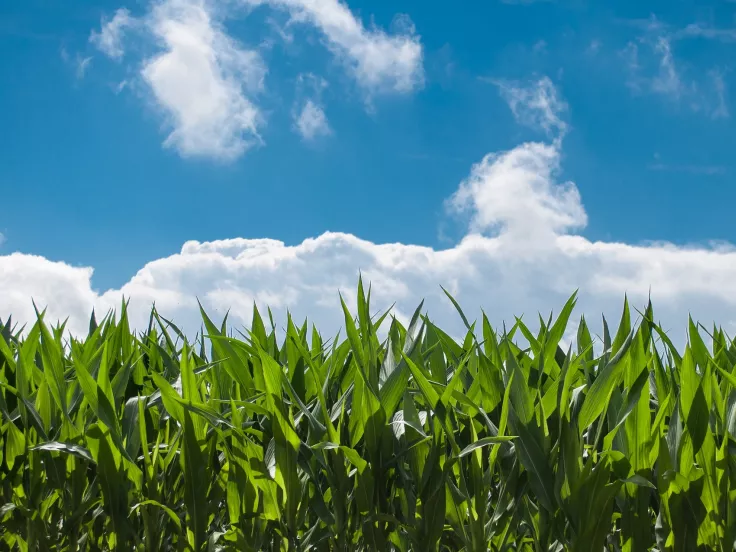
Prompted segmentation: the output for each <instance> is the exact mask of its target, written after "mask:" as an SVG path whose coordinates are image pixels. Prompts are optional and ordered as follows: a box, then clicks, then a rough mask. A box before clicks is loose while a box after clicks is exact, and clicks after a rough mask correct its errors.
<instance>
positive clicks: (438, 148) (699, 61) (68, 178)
mask: <svg viewBox="0 0 736 552" xmlns="http://www.w3.org/2000/svg"><path fill="white" fill-rule="evenodd" d="M348 5H349V7H350V8H351V10H352V11H353V12H354V13H356V14H358V15H359V16H360V17H361V18H362V20H363V22H364V23H366V24H368V23H369V22H370V19H371V18H373V20H374V21H375V23H376V24H377V25H378V26H380V27H382V28H385V29H389V28H390V25H391V21H392V18H393V17H394V15H395V14H397V13H406V14H408V15H409V16H410V18H411V20H412V21H413V22H414V24H415V26H416V30H417V33H418V34H419V35H420V36H421V41H422V44H423V46H424V48H425V60H424V67H425V73H426V83H425V86H424V87H423V88H422V89H420V90H418V91H416V92H415V93H411V94H406V95H394V96H388V97H383V96H382V97H379V98H377V99H376V100H375V102H374V107H375V109H374V111H372V112H367V111H366V109H365V105H364V101H363V98H362V96H361V94H360V92H359V91H358V90H356V87H355V85H354V83H351V82H350V80H349V79H348V78H347V76H346V75H345V72H344V71H343V70H342V69H341V67H340V66H339V65H338V64H336V63H335V61H334V59H333V58H332V57H331V56H330V55H329V53H328V52H327V51H326V50H325V49H324V48H322V47H321V46H320V45H319V44H318V43H315V44H311V45H310V44H309V42H307V41H305V42H303V43H302V45H301V46H300V47H299V48H292V49H288V50H287V48H285V47H282V46H278V45H277V46H276V47H275V48H273V49H272V50H270V51H268V52H265V53H264V54H263V55H264V58H265V60H266V62H267V64H268V67H269V73H268V76H267V78H266V82H265V86H266V91H265V93H264V95H263V99H262V105H264V106H265V107H266V109H267V111H268V119H267V124H266V125H265V126H264V128H263V129H262V136H263V138H264V141H265V144H264V145H263V146H262V147H259V148H256V149H253V150H250V151H248V152H247V153H246V154H245V155H243V156H242V157H241V158H239V159H237V160H236V161H234V162H231V163H221V162H216V161H211V160H201V159H200V160H196V159H185V158H182V157H180V156H179V155H178V154H177V152H176V151H174V150H171V149H165V148H163V147H162V145H161V144H162V141H163V139H164V138H165V129H163V128H162V124H161V118H160V116H159V114H158V113H157V112H156V110H155V109H153V108H152V107H151V105H150V104H147V103H146V101H145V99H144V98H142V97H141V96H140V95H138V94H135V93H131V92H128V91H126V90H123V91H122V92H121V93H119V94H116V93H115V91H114V88H115V85H116V83H117V82H120V81H121V80H122V79H124V78H126V76H127V75H128V73H127V72H130V71H134V70H135V67H128V66H126V64H125V63H114V62H112V61H110V60H108V59H106V58H105V57H104V56H102V55H100V54H99V52H96V51H95V50H94V48H93V47H92V46H91V45H90V44H89V42H88V38H89V33H90V31H91V30H92V29H98V28H99V25H100V18H101V16H103V15H106V16H108V17H109V16H111V15H112V13H113V12H114V11H115V10H116V9H117V8H119V7H123V6H124V7H127V8H129V9H130V10H131V12H132V13H133V14H134V15H136V14H138V13H142V11H143V10H144V8H145V2H143V0H131V1H130V2H129V3H128V4H127V5H126V4H121V3H120V2H119V1H115V2H107V1H106V2H92V1H86V2H68V1H58V0H54V1H51V0H24V1H23V2H3V3H2V4H0V233H2V234H4V235H5V237H6V242H5V244H4V245H2V246H0V253H9V252H12V251H22V252H25V253H33V254H39V255H43V256H46V257H48V258H49V259H52V260H64V261H66V262H70V263H72V264H75V265H89V266H93V267H95V270H96V272H95V276H94V278H93V283H94V284H95V286H97V287H99V288H103V289H104V288H107V287H111V286H118V285H120V284H122V283H123V282H125V281H127V280H128V279H129V278H130V277H131V276H132V274H133V273H134V272H135V271H136V270H137V269H138V268H140V267H141V266H143V264H145V263H146V262H147V261H150V260H153V259H156V258H159V257H162V256H166V255H169V254H172V253H175V252H177V251H178V250H179V249H180V247H181V245H182V244H183V243H184V242H185V241H186V240H190V239H196V240H200V241H204V240H213V239H223V238H231V237H246V238H260V237H268V238H275V239H280V240H283V241H285V242H286V243H288V244H293V243H298V242H301V241H302V240H303V239H305V238H308V237H313V236H316V235H319V234H320V233H322V232H324V231H328V230H329V231H341V232H349V233H352V234H355V235H357V236H359V237H361V238H363V239H367V240H371V241H374V242H403V243H413V244H422V245H428V246H433V247H436V248H442V247H447V246H449V245H451V244H452V242H453V241H456V240H457V239H458V238H460V237H461V236H462V228H461V227H460V226H458V225H457V224H455V223H452V224H451V223H448V217H447V215H446V214H445V212H444V210H443V201H444V200H445V198H447V197H448V196H450V195H451V194H452V193H453V192H454V191H455V190H456V189H457V186H458V184H459V183H460V181H461V180H462V179H463V178H465V177H466V176H467V175H468V173H469V171H470V168H471V165H472V164H473V163H475V162H477V161H479V160H480V159H482V157H483V156H484V155H485V154H486V153H490V152H494V151H501V150H504V149H510V148H512V147H514V146H516V145H518V144H519V143H521V142H522V141H525V140H532V139H535V140H538V139H544V137H543V136H541V135H540V134H538V133H535V132H534V131H532V130H530V129H525V128H523V127H521V126H520V125H518V123H516V122H515V120H514V118H513V115H512V114H511V112H510V110H509V109H508V106H507V105H506V103H505V102H504V101H503V99H502V98H501V97H500V96H499V93H498V90H497V88H496V87H495V86H494V85H493V84H490V83H489V82H487V81H485V80H483V78H484V77H487V78H504V79H528V78H531V77H534V76H535V75H536V76H542V75H548V76H549V77H550V78H551V79H552V80H553V81H554V82H555V84H556V85H557V86H558V87H559V90H560V92H561V95H562V97H563V98H564V99H565V101H566V102H567V103H568V104H569V106H570V110H569V113H568V114H567V117H566V118H567V121H568V122H569V124H570V127H571V131H570V133H569V135H568V136H567V138H566V141H565V145H564V149H563V151H564V158H563V172H562V174H561V178H563V179H565V180H571V181H574V182H575V183H576V185H577V186H578V188H579V189H580V192H581V195H582V198H583V203H584V205H585V207H586V210H587V213H588V216H589V220H590V223H589V225H588V227H587V228H586V229H585V230H583V231H582V233H583V234H584V235H585V236H587V237H589V238H591V239H605V240H617V241H618V240H620V241H626V242H629V243H635V242H641V241H645V240H669V241H673V242H675V243H688V242H704V241H707V240H711V239H714V240H727V241H731V242H736V227H735V226H734V225H733V224H732V223H731V220H732V210H733V205H735V204H736V186H734V174H736V173H735V171H736V165H734V163H733V159H734V147H735V146H734V144H736V126H734V124H733V118H732V117H720V118H714V117H712V116H710V115H709V114H708V113H707V112H705V110H703V109H696V108H694V107H693V106H692V105H690V103H691V102H690V101H689V100H688V99H686V98H685V99H683V98H680V99H679V100H678V99H677V98H672V97H670V96H668V95H665V94H657V93H652V92H651V91H647V90H642V91H639V92H636V91H634V90H632V88H631V86H629V84H627V83H629V81H630V73H629V67H628V65H627V61H626V59H624V56H623V55H622V54H621V52H622V50H624V48H625V47H626V45H627V44H628V43H629V42H630V41H634V42H636V41H637V40H638V38H639V37H641V36H642V33H643V31H642V29H641V27H640V26H637V25H636V24H635V23H632V21H635V20H639V19H647V18H649V17H650V16H651V15H652V14H654V15H656V17H657V19H658V20H659V21H661V22H663V23H666V24H668V25H671V26H672V27H673V28H683V27H685V26H686V25H688V24H690V23H694V22H701V23H706V24H708V25H709V26H711V27H718V28H731V27H732V26H733V25H734V14H735V13H736V3H728V2H723V1H720V2H716V1H714V2H712V3H711V4H710V5H706V3H705V2H685V1H679V2H672V1H649V2H642V1H633V0H629V1H616V2H612V1H609V2H592V1H584V0H577V1H569V2H568V1H565V0H560V1H558V2H552V1H550V2H536V3H532V4H529V5H509V4H504V3H501V2H497V1H495V0H487V1H477V0H473V1H470V2H456V3H447V2H431V1H430V2H428V1H426V0H394V1H392V2H367V1H365V0H362V1H358V0H350V2H349V3H348ZM262 25H263V20H262V18H260V16H259V15H258V14H254V15H253V16H252V17H251V18H247V19H244V20H239V21H231V22H229V23H228V29H229V31H230V33H231V34H232V35H233V36H234V37H236V38H237V39H239V40H240V41H241V42H242V43H244V44H246V45H250V46H257V44H258V33H259V27H260V26H262ZM298 32H303V33H304V34H305V35H307V34H310V33H311V34H312V35H314V34H315V33H314V32H313V31H309V30H303V31H302V30H300V31H298ZM596 44H597V46H595V45H596ZM591 45H594V47H593V50H595V52H593V51H592V50H591ZM734 51H736V43H728V42H724V41H716V40H705V39H692V40H688V41H677V42H674V43H673V44H672V53H673V57H674V61H675V63H677V67H678V70H679V71H680V75H681V77H682V80H683V85H685V86H691V87H694V89H697V90H699V91H702V93H703V95H706V94H707V93H708V90H709V88H708V87H709V86H710V82H711V81H710V77H709V75H710V73H709V72H710V71H714V70H715V71H718V72H719V73H720V74H722V75H723V80H724V84H725V86H726V92H727V91H728V89H729V88H732V86H733V84H734V78H735V77H736V75H734V74H733V72H732V61H731V60H733V59H734V57H733V54H734ZM78 56H83V57H86V56H93V58H92V60H91V62H90V65H89V66H88V67H87V70H86V72H85V74H84V77H83V78H79V76H78V74H77V69H76V65H75V60H76V59H77V58H78ZM640 56H641V59H640V61H641V64H642V67H649V68H653V69H651V70H652V71H656V70H657V67H658V64H659V63H660V58H659V57H657V54H656V52H653V51H652V50H651V49H647V48H645V47H644V46H642V48H641V49H640ZM304 70H313V71H314V72H316V73H319V74H321V75H323V76H324V77H325V78H326V79H327V80H328V81H329V82H330V86H329V88H328V89H327V91H326V92H325V96H324V102H325V110H326V113H327V116H328V117H329V120H330V125H331V127H332V129H333V134H332V135H331V136H328V137H325V138H324V139H320V140H318V141H316V142H315V143H312V144H307V143H304V141H303V140H301V139H300V137H299V136H298V135H297V134H296V133H294V132H293V129H292V125H291V119H290V117H291V111H290V109H291V105H292V101H293V97H294V80H295V77H296V75H297V74H298V73H299V72H302V71H304ZM725 100H726V105H727V106H728V107H732V106H731V105H730V102H729V98H728V94H726V96H725ZM655 154H656V155H657V156H658V158H656V159H655ZM653 164H654V165H659V166H660V168H665V169H666V170H654V169H653V168H652V165H653ZM441 228H442V229H443V230H442V231H440V229H441ZM443 234H444V235H443Z"/></svg>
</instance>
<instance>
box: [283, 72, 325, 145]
mask: <svg viewBox="0 0 736 552" xmlns="http://www.w3.org/2000/svg"><path fill="white" fill-rule="evenodd" d="M325 88H327V81H326V80H325V79H323V78H321V77H318V76H317V75H314V74H312V73H302V74H301V75H299V78H298V79H297V85H296V94H295V100H294V108H293V110H292V118H293V120H294V129H295V130H296V131H297V132H298V133H299V134H300V135H301V137H302V138H303V139H304V140H306V141H312V140H314V139H316V138H317V137H319V136H327V135H329V134H332V129H331V128H330V125H329V123H328V121H327V115H325V110H324V107H323V106H322V92H323V90H324V89H325Z"/></svg>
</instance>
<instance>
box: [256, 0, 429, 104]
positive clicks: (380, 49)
mask: <svg viewBox="0 0 736 552" xmlns="http://www.w3.org/2000/svg"><path fill="white" fill-rule="evenodd" d="M242 1H243V2H245V3H247V4H252V5H258V4H270V5H272V6H274V7H279V8H284V9H286V10H288V11H289V13H290V15H291V17H292V22H303V23H309V24H311V25H313V26H314V27H316V28H317V29H319V31H321V32H322V34H323V35H324V37H325V38H326V40H327V45H328V47H329V48H330V49H331V50H332V52H333V53H334V54H335V55H336V56H337V57H338V58H340V59H341V60H343V61H344V63H345V64H346V65H347V66H348V67H349V68H350V70H351V72H352V73H353V75H354V77H355V78H356V80H357V82H358V83H359V84H360V85H361V86H362V87H363V88H364V89H365V90H366V91H367V92H368V93H369V94H375V93H382V92H400V93H403V92H410V91H412V90H415V89H417V88H419V87H421V86H422V85H423V84H424V69H423V51H422V44H421V42H420V39H419V37H418V36H417V34H416V32H415V29H414V26H413V24H412V23H411V21H410V20H409V19H408V18H407V17H405V16H403V17H399V18H398V19H397V20H396V22H397V23H398V25H397V26H398V27H400V28H398V29H397V32H396V33H395V34H388V33H386V32H385V31H383V30H381V29H379V28H371V29H366V27H365V26H364V25H363V23H362V22H361V21H360V20H359V19H357V18H356V17H355V16H354V15H353V13H352V12H351V11H350V8H349V7H348V6H347V5H346V4H344V3H343V2H340V1H339V0H242Z"/></svg>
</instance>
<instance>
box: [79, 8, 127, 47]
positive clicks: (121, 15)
mask: <svg viewBox="0 0 736 552" xmlns="http://www.w3.org/2000/svg"><path fill="white" fill-rule="evenodd" d="M134 22H135V19H134V18H133V17H131V15H130V12H129V11H128V10H126V9H125V8H120V9H119V10H118V11H116V12H115V15H114V16H113V18H112V19H110V20H109V21H108V20H106V19H105V18H103V19H102V23H101V29H100V30H99V31H92V33H91V34H90V36H89V41H90V42H91V43H92V44H94V45H95V46H96V47H97V48H98V49H99V50H100V51H101V52H102V53H104V54H105V55H107V56H108V57H111V58H113V59H120V58H121V57H123V54H124V53H125V47H124V44H123V39H124V37H125V32H126V30H127V29H128V28H130V27H131V26H132V25H133V24H134Z"/></svg>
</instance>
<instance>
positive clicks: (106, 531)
mask: <svg viewBox="0 0 736 552" xmlns="http://www.w3.org/2000/svg"><path fill="white" fill-rule="evenodd" d="M357 297H358V300H357V317H356V318H354V317H353V316H352V314H351V313H350V311H349V310H348V308H347V306H346V305H345V303H344V302H343V303H342V309H343V311H344V316H345V324H344V329H345V334H346V335H345V338H344V339H341V338H340V336H339V334H338V336H337V337H336V338H334V339H331V340H323V338H322V336H321V335H320V334H319V332H318V331H317V330H316V329H315V328H313V327H312V328H311V329H310V327H309V325H308V324H307V322H304V323H303V324H302V325H301V326H298V325H296V324H295V323H294V321H293V320H292V319H291V317H288V320H287V324H286V328H282V329H280V330H279V331H280V333H281V334H283V339H281V340H280V341H279V340H277V328H276V327H275V324H274V323H273V317H272V315H271V311H270V310H269V311H268V317H267V321H268V325H267V324H266V323H265V322H264V319H263V318H262V317H261V314H260V313H259V311H258V309H257V308H255V307H254V310H253V319H252V323H251V325H250V327H249V328H247V329H244V330H243V331H242V332H237V333H233V332H232V331H231V330H229V328H228V325H227V316H226V317H225V320H223V321H222V323H221V324H219V325H217V324H215V322H214V321H213V320H211V319H210V317H209V316H208V315H207V314H206V313H205V312H204V310H202V322H203V327H202V330H201V332H200V333H198V334H197V335H196V336H195V337H194V339H193V340H191V342H190V341H188V340H187V337H186V336H185V335H184V334H183V333H182V332H181V331H180V330H179V328H178V327H177V326H176V325H175V324H174V322H172V321H169V320H167V319H165V318H164V317H163V316H161V315H160V314H159V313H158V312H157V311H156V309H155V308H154V309H153V310H152V311H151V316H150V322H149V325H148V328H147V329H146V330H145V331H142V332H139V333H134V332H132V331H131V329H130V325H129V321H128V317H127V304H126V303H123V304H122V305H121V308H120V311H119V312H118V313H108V315H107V316H105V317H104V318H103V319H102V320H101V321H100V322H99V323H98V321H97V320H96V318H95V314H94V313H93V314H92V317H91V319H90V324H89V332H88V335H87V336H86V337H83V336H73V335H70V334H69V332H67V331H66V328H65V325H64V324H58V325H56V326H54V325H49V324H47V323H46V322H45V320H44V318H45V315H44V313H43V312H39V313H38V316H37V321H36V322H35V324H34V325H33V326H32V327H31V328H30V329H27V328H20V329H18V328H17V327H16V326H14V325H13V322H12V318H10V317H9V318H8V319H7V321H6V322H4V323H3V322H0V414H1V416H2V421H1V424H0V451H2V452H3V454H2V459H1V461H0V493H1V494H0V550H22V551H37V550H40V551H60V552H61V551H72V550H75V551H76V550H89V551H97V550H111V551H112V550H115V551H117V550H120V551H123V550H124V551H130V550H136V551H151V552H153V551H161V550H183V551H192V552H194V551H196V552H199V551H204V550H207V551H214V550H248V551H257V550H258V551H260V550H269V551H277V550H278V551H281V550H284V551H297V550H298V551H307V550H314V551H332V550H335V551H348V550H350V551H352V550H365V551H383V550H386V551H389V550H390V551H401V552H405V551H410V550H412V551H421V552H424V551H439V550H442V551H450V550H452V551H455V550H463V551H468V552H471V551H473V552H475V551H486V550H494V551H511V550H514V551H522V550H523V551H530V552H532V551H534V552H541V551H563V550H571V551H585V552H589V551H591V550H592V551H604V550H608V551H619V550H621V551H640V550H659V551H663V552H664V551H673V552H674V551H683V552H685V551H687V552H690V551H699V550H717V551H726V550H733V549H734V542H735V540H736V456H735V455H734V453H736V442H735V441H734V439H735V438H736V343H734V342H733V341H731V340H730V339H729V338H728V337H727V336H726V335H725V333H724V332H723V331H722V330H721V329H719V328H713V329H712V330H711V331H708V330H706V329H705V328H703V327H702V326H698V325H696V324H695V323H694V322H693V321H692V320H690V321H689V332H688V333H689V339H688V343H687V345H686V346H685V347H684V350H682V352H679V351H678V350H677V348H676V347H675V346H674V345H673V343H672V342H671V341H670V339H669V337H668V336H667V334H666V333H665V332H664V331H662V329H661V328H660V326H659V325H657V324H656V323H655V322H654V314H653V309H652V305H651V304H649V305H648V306H647V309H646V310H645V311H644V312H643V313H640V316H639V317H638V318H637V324H635V325H632V322H631V314H630V311H629V306H628V303H627V302H626V301H624V307H623V314H622V316H621V319H620V323H619V325H618V328H617V330H616V332H615V335H614V336H613V338H612V337H611V333H610V332H609V328H608V325H607V323H606V320H605V318H604V319H603V325H602V337H601V338H599V339H598V340H597V341H596V342H595V343H594V339H593V337H592V335H591V332H590V330H589V328H588V325H587V323H586V321H585V319H584V318H581V319H580V322H579V324H578V327H577V334H576V339H575V344H574V346H571V345H568V346H563V345H562V339H563V335H568V333H567V329H568V326H569V325H570V318H571V315H572V311H573V309H574V306H575V300H576V296H575V295H573V296H572V297H571V298H570V300H569V301H568V302H567V303H566V304H565V305H564V307H563V308H562V309H561V311H560V313H559V314H558V316H557V318H556V319H555V320H552V317H550V318H549V319H548V320H546V321H545V320H544V319H542V318H541V317H540V320H539V327H538V328H537V329H536V331H532V330H531V329H530V328H529V327H528V326H527V325H526V324H525V323H524V322H523V321H522V320H521V319H518V318H517V319H516V320H515V323H514V324H513V326H511V327H510V329H508V330H507V329H506V328H505V327H504V328H502V329H494V328H492V327H491V325H490V323H489V322H488V319H487V317H486V316H485V314H484V315H483V316H482V319H481V323H480V327H476V324H475V323H474V324H471V323H470V322H469V321H468V319H467V317H466V316H465V315H464V313H463V311H462V310H461V309H460V306H459V305H458V304H457V302H455V300H454V299H453V298H452V297H451V296H449V294H448V298H449V300H450V301H452V302H453V304H454V305H455V307H456V308H457V311H458V315H459V317H460V318H461V320H462V321H463V323H464V325H465V327H466V329H467V333H466V335H465V336H464V339H463V341H462V342H457V341H455V340H453V339H452V338H451V337H450V336H449V335H448V334H447V333H445V332H444V331H443V330H442V329H440V328H439V327H438V326H437V325H435V324H434V323H433V322H431V321H430V319H429V318H428V317H427V316H426V315H425V314H423V312H422V307H423V305H419V307H418V308H417V309H416V311H415V313H414V315H413V316H412V318H411V321H410V323H409V324H408V327H405V326H404V325H402V324H401V323H400V322H399V321H398V320H396V319H395V318H393V317H391V316H390V311H389V312H387V313H383V314H382V315H381V316H373V317H372V316H371V314H370V312H371V310H370V290H368V293H367V295H366V293H365V292H364V288H363V285H362V282H359V285H358V294H357ZM379 330H380V331H379ZM379 334H380V335H382V336H386V337H385V338H380V339H379ZM703 335H705V336H706V337H705V338H704V337H703ZM705 340H707V341H709V343H710V347H708V346H707V345H706V343H705Z"/></svg>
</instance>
